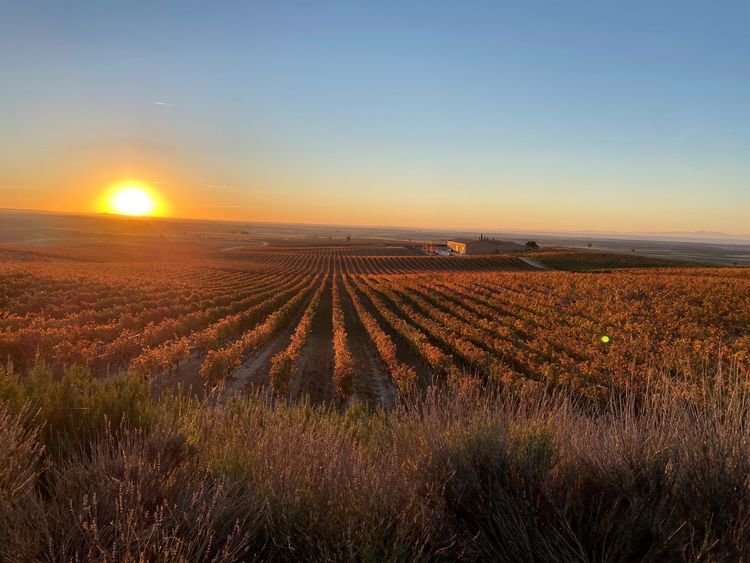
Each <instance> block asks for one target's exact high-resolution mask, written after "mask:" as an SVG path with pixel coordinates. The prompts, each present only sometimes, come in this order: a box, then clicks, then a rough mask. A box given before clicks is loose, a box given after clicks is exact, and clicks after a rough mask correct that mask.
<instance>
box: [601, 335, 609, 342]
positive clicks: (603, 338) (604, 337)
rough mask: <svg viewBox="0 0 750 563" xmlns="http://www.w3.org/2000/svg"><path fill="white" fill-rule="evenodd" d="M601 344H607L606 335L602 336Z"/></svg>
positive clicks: (607, 337)
mask: <svg viewBox="0 0 750 563" xmlns="http://www.w3.org/2000/svg"><path fill="white" fill-rule="evenodd" d="M602 342H604V343H605V344H609V336H607V335H606V334H605V335H604V336H602Z"/></svg>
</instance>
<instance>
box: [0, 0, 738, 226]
mask: <svg viewBox="0 0 750 563" xmlns="http://www.w3.org/2000/svg"><path fill="white" fill-rule="evenodd" d="M749 21H750V3H748V2H737V3H728V2H720V1H718V2H689V1H682V2H665V1H653V0H651V1H648V2H636V1H631V2H617V3H615V2H608V1H605V0H599V1H595V2H587V1H570V2H563V1H550V2H537V1H534V0H529V1H523V2H522V1H519V2H501V1H499V0H498V1H493V2H484V1H472V2H465V1H440V0H433V1H430V2H407V1H397V2H391V1H387V0H385V1H378V2H361V1H355V0H349V1H342V2H326V1H316V2H312V1H309V2H285V1H281V0H280V1H278V2H277V1H274V2H252V1H243V2H221V1H217V2H195V3H194V2H189V1H186V0H185V1H179V2H177V1H175V2H160V1H158V0H156V1H155V0H151V1H148V2H139V1H135V0H134V1H130V2H101V1H96V2H94V1H92V2H82V1H75V0H69V1H66V2H58V1H55V2H43V1H34V0H24V1H15V0H2V1H0V69H2V71H1V72H0V207H2V208H24V209H45V210H53V211H87V212H88V211H96V210H97V207H96V205H97V204H96V202H97V201H99V200H100V199H101V197H102V194H104V193H105V192H107V190H108V189H109V188H110V187H111V186H112V185H114V184H118V183H120V182H122V181H125V180H138V181H141V182H145V183H147V184H148V185H150V186H152V188H153V189H154V190H155V191H156V192H158V193H159V194H160V196H161V199H163V201H164V202H165V204H166V207H165V212H166V213H168V214H169V215H172V216H176V217H196V218H209V219H232V220H236V219H242V220H250V221H286V222H305V223H326V224H349V225H356V224H363V225H394V226H414V227H425V228H461V229H476V230H495V231H498V230H503V229H506V230H508V229H524V230H534V229H538V230H557V231H560V230H563V231H587V230H599V231H618V232H663V231H699V230H705V231H722V232H727V233H731V234H742V233H748V232H750V221H749V220H748V215H747V210H748V209H750V26H749V25H748V22H749Z"/></svg>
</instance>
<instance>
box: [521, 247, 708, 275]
mask: <svg viewBox="0 0 750 563" xmlns="http://www.w3.org/2000/svg"><path fill="white" fill-rule="evenodd" d="M529 256H531V257H533V258H535V259H538V260H540V261H541V262H543V263H544V264H547V265H549V266H551V267H553V268H556V269H559V270H570V271H573V272H586V271H592V270H619V269H623V268H695V267H700V266H701V264H697V263H695V262H685V261H679V260H669V259H666V258H652V257H648V256H639V255H637V254H622V253H616V252H597V251H586V250H566V249H562V250H549V251H544V250H543V251H540V252H536V253H533V254H529Z"/></svg>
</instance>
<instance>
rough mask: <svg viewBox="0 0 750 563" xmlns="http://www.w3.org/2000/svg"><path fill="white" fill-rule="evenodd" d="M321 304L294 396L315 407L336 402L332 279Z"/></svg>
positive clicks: (305, 350) (301, 364) (301, 363)
mask: <svg viewBox="0 0 750 563" xmlns="http://www.w3.org/2000/svg"><path fill="white" fill-rule="evenodd" d="M324 283H325V287H324V289H323V294H322V295H321V297H320V305H318V310H317V311H316V312H315V316H314V317H313V320H312V327H311V331H310V337H309V338H308V341H307V343H306V344H305V347H304V348H303V349H302V353H301V355H300V360H299V369H298V373H299V377H297V378H295V379H296V381H292V384H291V389H290V390H291V395H292V397H301V396H303V395H309V396H310V401H311V402H312V403H313V404H317V403H328V402H330V401H332V400H334V399H335V397H336V391H335V389H334V386H333V363H334V359H333V319H332V313H333V294H332V286H331V278H330V277H328V278H327V279H326V280H325V282H324Z"/></svg>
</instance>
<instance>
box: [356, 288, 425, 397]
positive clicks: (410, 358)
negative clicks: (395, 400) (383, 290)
mask: <svg viewBox="0 0 750 563" xmlns="http://www.w3.org/2000/svg"><path fill="white" fill-rule="evenodd" d="M351 285H352V290H353V291H356V292H357V295H358V296H359V300H360V301H361V302H362V306H363V307H364V308H365V310H366V311H367V312H368V313H370V314H371V315H372V316H373V317H374V318H375V320H376V321H378V324H379V325H380V328H382V329H383V330H384V331H385V332H386V334H388V336H390V337H391V340H392V341H393V344H394V345H395V346H396V359H397V360H398V361H399V362H401V363H403V364H406V365H407V366H412V367H413V368H414V370H415V371H416V373H417V381H418V382H419V385H420V386H422V387H426V386H427V385H430V384H431V383H432V375H431V373H430V370H429V369H428V368H427V367H426V366H425V364H424V362H422V358H420V356H419V354H417V353H416V352H414V351H413V350H412V349H411V348H410V346H409V343H408V342H407V341H406V340H405V339H404V338H403V337H402V336H401V335H400V334H399V333H397V332H396V331H395V330H393V329H392V328H391V326H390V325H389V324H388V322H387V321H386V320H385V319H384V318H383V316H382V315H381V314H380V311H378V309H377V307H375V305H373V304H372V301H370V298H369V297H368V296H367V295H365V293H364V292H362V291H360V290H359V289H358V288H357V286H356V284H355V283H354V282H353V281H352V283H351ZM347 299H349V296H348V295H347Z"/></svg>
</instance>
